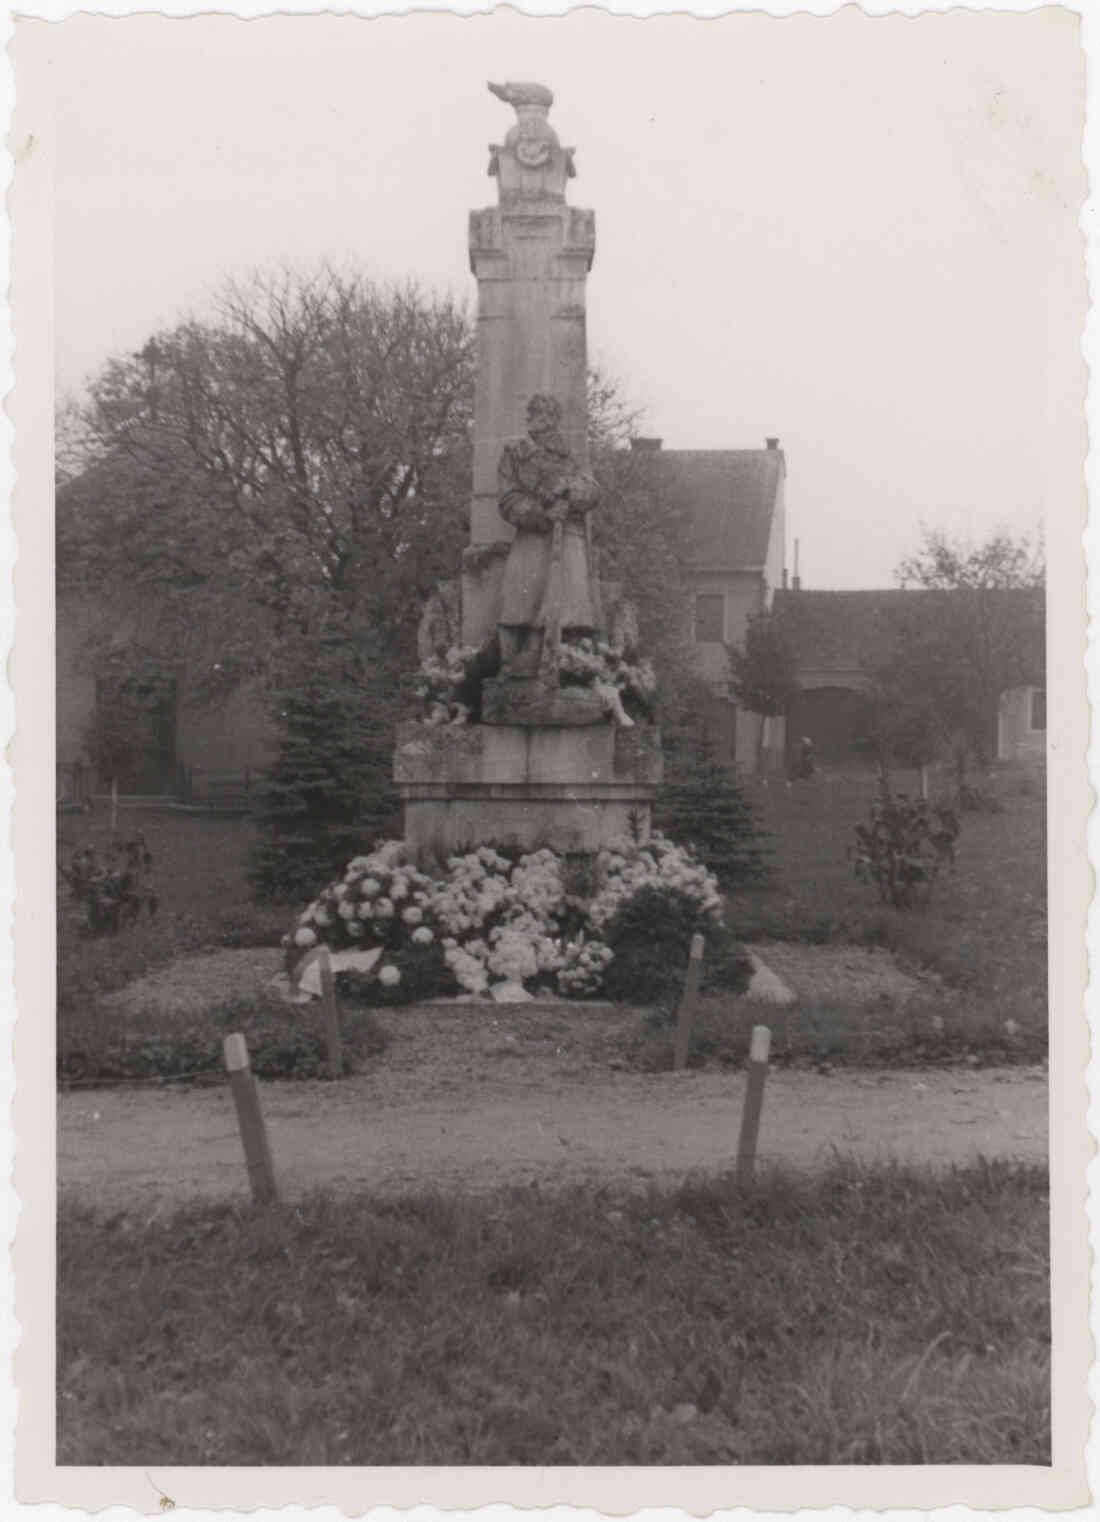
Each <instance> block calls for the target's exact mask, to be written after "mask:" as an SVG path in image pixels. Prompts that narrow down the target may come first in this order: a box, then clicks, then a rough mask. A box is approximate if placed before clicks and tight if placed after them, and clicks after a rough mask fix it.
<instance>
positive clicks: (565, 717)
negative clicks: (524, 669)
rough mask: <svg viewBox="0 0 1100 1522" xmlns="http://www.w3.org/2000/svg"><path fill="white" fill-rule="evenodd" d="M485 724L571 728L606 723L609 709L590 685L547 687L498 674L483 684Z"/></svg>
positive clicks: (482, 713) (532, 680) (531, 681)
mask: <svg viewBox="0 0 1100 1522" xmlns="http://www.w3.org/2000/svg"><path fill="white" fill-rule="evenodd" d="M481 718H482V722H483V723H485V724H493V725H496V726H498V727H499V726H501V725H505V726H508V725H521V726H522V727H523V728H524V729H569V728H573V727H575V726H576V725H578V724H584V725H587V724H600V725H606V724H607V710H606V709H605V708H604V705H603V703H602V702H601V701H600V698H599V697H598V695H597V694H596V693H595V692H593V690H592V688H591V687H558V686H554V687H548V686H547V685H546V683H544V682H542V681H540V680H538V679H537V678H531V679H527V680H524V679H523V678H517V677H497V678H495V679H493V680H491V681H488V682H484V683H483V684H482V688H481Z"/></svg>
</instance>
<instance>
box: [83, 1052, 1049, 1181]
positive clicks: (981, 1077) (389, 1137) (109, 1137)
mask: <svg viewBox="0 0 1100 1522" xmlns="http://www.w3.org/2000/svg"><path fill="white" fill-rule="evenodd" d="M513 1039H514V1038H512V1037H510V1036H508V1034H507V1033H505V1034H504V1035H503V1036H500V1037H499V1041H500V1043H501V1045H502V1050H498V1053H497V1055H498V1057H499V1058H500V1059H501V1060H497V1061H495V1062H488V1061H486V1060H485V1059H484V1055H483V1054H482V1055H481V1057H480V1060H477V1061H466V1062H463V1061H461V1060H455V1061H454V1062H452V1063H450V1064H448V1063H446V1062H441V1063H430V1064H425V1063H422V1062H421V1063H414V1062H405V1063H402V1062H401V1061H400V1060H398V1061H396V1062H393V1061H387V1062H385V1063H383V1064H380V1065H379V1067H378V1068H377V1069H375V1070H373V1071H371V1072H368V1073H365V1074H363V1075H361V1076H358V1077H354V1078H350V1079H346V1080H344V1081H343V1082H342V1083H340V1084H324V1083H281V1084H264V1085H262V1086H261V1095H262V1104H263V1109H264V1114H265V1116H266V1118H267V1122H268V1128H269V1132H270V1138H271V1145H272V1151H273V1153H274V1158H275V1166H276V1170H277V1172H278V1176H279V1180H280V1184H281V1186H282V1189H283V1192H284V1194H285V1196H286V1197H288V1198H293V1197H294V1196H295V1195H297V1194H300V1193H302V1192H304V1191H307V1190H309V1189H312V1188H316V1187H322V1186H323V1187H326V1188H334V1189H338V1190H343V1189H370V1190H374V1191H378V1192H380V1193H393V1192H397V1191H404V1190H408V1189H411V1188H418V1187H419V1188H424V1187H429V1188H434V1187H438V1188H441V1189H444V1190H452V1189H460V1188H461V1189H467V1188H474V1189H482V1188H492V1187H495V1186H497V1185H500V1184H528V1183H530V1182H532V1181H533V1180H538V1181H539V1182H540V1183H542V1184H544V1185H554V1184H564V1183H571V1182H578V1181H582V1180H591V1181H597V1180H599V1181H606V1182H609V1183H610V1182H613V1181H614V1182H618V1183H623V1182H626V1183H631V1182H633V1183H637V1184H645V1183H647V1182H649V1181H654V1182H668V1181H670V1180H672V1179H674V1178H676V1177H682V1176H683V1175H685V1174H687V1173H690V1172H693V1171H716V1170H719V1169H723V1168H726V1167H728V1166H729V1165H730V1164H731V1161H732V1158H733V1154H734V1151H735V1148H736V1145H737V1132H738V1125H739V1121H740V1113H741V1102H742V1098H743V1095H744V1087H745V1079H744V1076H743V1074H741V1073H738V1072H734V1071H710V1070H702V1071H698V1072H688V1073H686V1074H672V1073H664V1074H639V1073H629V1072H615V1071H609V1070H608V1068H607V1067H606V1066H604V1067H602V1068H600V1069H596V1070H592V1069H585V1068H580V1067H577V1066H575V1065H573V1064H572V1063H570V1062H569V1061H568V1060H567V1058H563V1057H562V1055H561V1053H560V1052H557V1051H554V1050H549V1051H544V1052H543V1053H541V1054H540V1055H538V1056H537V1057H532V1056H529V1055H527V1054H525V1053H523V1052H522V1051H521V1050H519V1049H517V1050H516V1052H515V1054H514V1060H507V1059H508V1056H509V1050H510V1049H509V1046H508V1042H509V1041H511V1040H513ZM475 1055H477V1054H475ZM398 1056H400V1054H398ZM58 1127H59V1137H58V1153H59V1156H58V1176H59V1188H60V1191H61V1193H62V1194H63V1195H64V1194H70V1193H71V1194H72V1195H74V1196H76V1197H78V1198H80V1199H82V1200H84V1201H86V1202H88V1203H94V1204H96V1205H99V1206H102V1207H104V1208H107V1209H114V1210H124V1209H140V1210H145V1209H147V1208H148V1209H151V1208H153V1207H154V1206H155V1203H156V1202H158V1201H166V1200H171V1201H172V1202H175V1203H183V1202H184V1201H186V1200H187V1199H197V1198H245V1197H246V1195H247V1184H246V1177H245V1172H244V1164H243V1155H242V1151H241V1143H240V1139H239V1136H238V1133H237V1128H236V1122H235V1117H234V1110H233V1104H232V1099H231V1096H230V1094H229V1091H228V1089H227V1088H224V1087H218V1088H209V1089H199V1090H191V1091H184V1090H181V1089H179V1088H175V1087H170V1086H169V1087H163V1088H161V1087H155V1088H141V1089H133V1088H131V1089H103V1090H92V1091H88V1090H85V1091H83V1092H76V1093H68V1094H62V1095H60V1096H59V1099H58ZM835 1153H840V1154H844V1155H849V1156H855V1157H858V1158H861V1159H864V1160H874V1159H880V1158H897V1159H899V1160H905V1161H919V1162H925V1163H930V1164H935V1165H946V1164H950V1163H955V1162H960V1163H961V1162H967V1161H970V1160H972V1159H974V1158H976V1157H978V1156H980V1155H984V1156H986V1157H1016V1158H1021V1159H1027V1160H1031V1161H1043V1160H1045V1158H1046V1153H1047V1074H1046V1071H1045V1069H1031V1068H1026V1069H1025V1068H1013V1069H996V1070H987V1071H977V1072H975V1071H970V1070H966V1069H962V1070H960V1069H946V1070H944V1069H935V1070H928V1069H925V1070H921V1071H889V1072H868V1071H861V1072H852V1071H849V1072H835V1073H833V1074H831V1075H829V1076H823V1075H819V1074H817V1073H813V1072H803V1071H783V1070H774V1071H773V1072H772V1073H771V1075H770V1076H769V1079H768V1084H767V1094H766V1098H765V1105H764V1119H763V1126H762V1130H761V1136H760V1155H761V1158H762V1160H763V1161H765V1162H767V1161H768V1160H777V1161H782V1162H784V1163H787V1164H791V1165H794V1166H797V1167H815V1166H820V1165H821V1164H822V1163H825V1162H827V1161H829V1160H830V1159H831V1158H832V1157H833V1155H834V1154H835Z"/></svg>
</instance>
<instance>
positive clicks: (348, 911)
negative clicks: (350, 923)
mask: <svg viewBox="0 0 1100 1522" xmlns="http://www.w3.org/2000/svg"><path fill="white" fill-rule="evenodd" d="M337 913H338V914H339V916H340V918H341V919H342V920H353V919H354V918H355V916H356V913H357V909H356V906H355V905H354V904H353V903H352V902H351V900H350V899H347V898H346V899H345V900H344V902H343V903H342V904H341V905H340V908H339V909H338V910H337Z"/></svg>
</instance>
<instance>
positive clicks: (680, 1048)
mask: <svg viewBox="0 0 1100 1522" xmlns="http://www.w3.org/2000/svg"><path fill="white" fill-rule="evenodd" d="M702 965H703V937H702V936H701V935H698V934H696V935H693V936H692V938H691V953H690V955H689V956H688V970H687V977H686V978H685V979H684V994H683V998H682V999H681V1000H680V1017H679V1021H678V1023H677V1026H676V1040H675V1042H674V1044H673V1048H672V1066H673V1070H674V1071H675V1072H679V1071H680V1069H681V1068H682V1067H684V1066H686V1064H687V1058H688V1047H689V1046H690V1045H691V1028H692V1026H693V1025H694V1024H695V1008H696V1002H697V1000H698V997H699V973H700V970H701V968H702Z"/></svg>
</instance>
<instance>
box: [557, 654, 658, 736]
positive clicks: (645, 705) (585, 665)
mask: <svg viewBox="0 0 1100 1522" xmlns="http://www.w3.org/2000/svg"><path fill="white" fill-rule="evenodd" d="M558 676H559V680H560V682H561V684H562V685H563V686H573V687H594V688H595V689H596V691H597V692H598V693H599V695H600V697H601V698H602V699H603V702H604V707H605V708H606V709H607V710H608V712H609V713H611V714H613V715H614V717H615V719H616V721H617V722H618V723H620V724H627V725H630V724H633V722H634V719H633V718H632V717H631V710H633V712H634V714H635V715H636V716H637V717H639V718H646V719H648V718H652V716H653V702H654V699H655V697H656V695H657V676H656V673H655V672H654V670H653V664H652V662H651V661H650V660H649V659H648V657H645V656H642V657H639V656H638V654H637V652H636V651H633V650H627V649H625V648H623V647H620V646H618V645H612V644H609V643H608V642H607V640H602V639H593V638H592V637H591V636H589V635H585V636H584V637H582V638H581V639H576V640H569V641H567V642H565V643H563V644H562V647H561V653H560V655H559V658H558Z"/></svg>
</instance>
